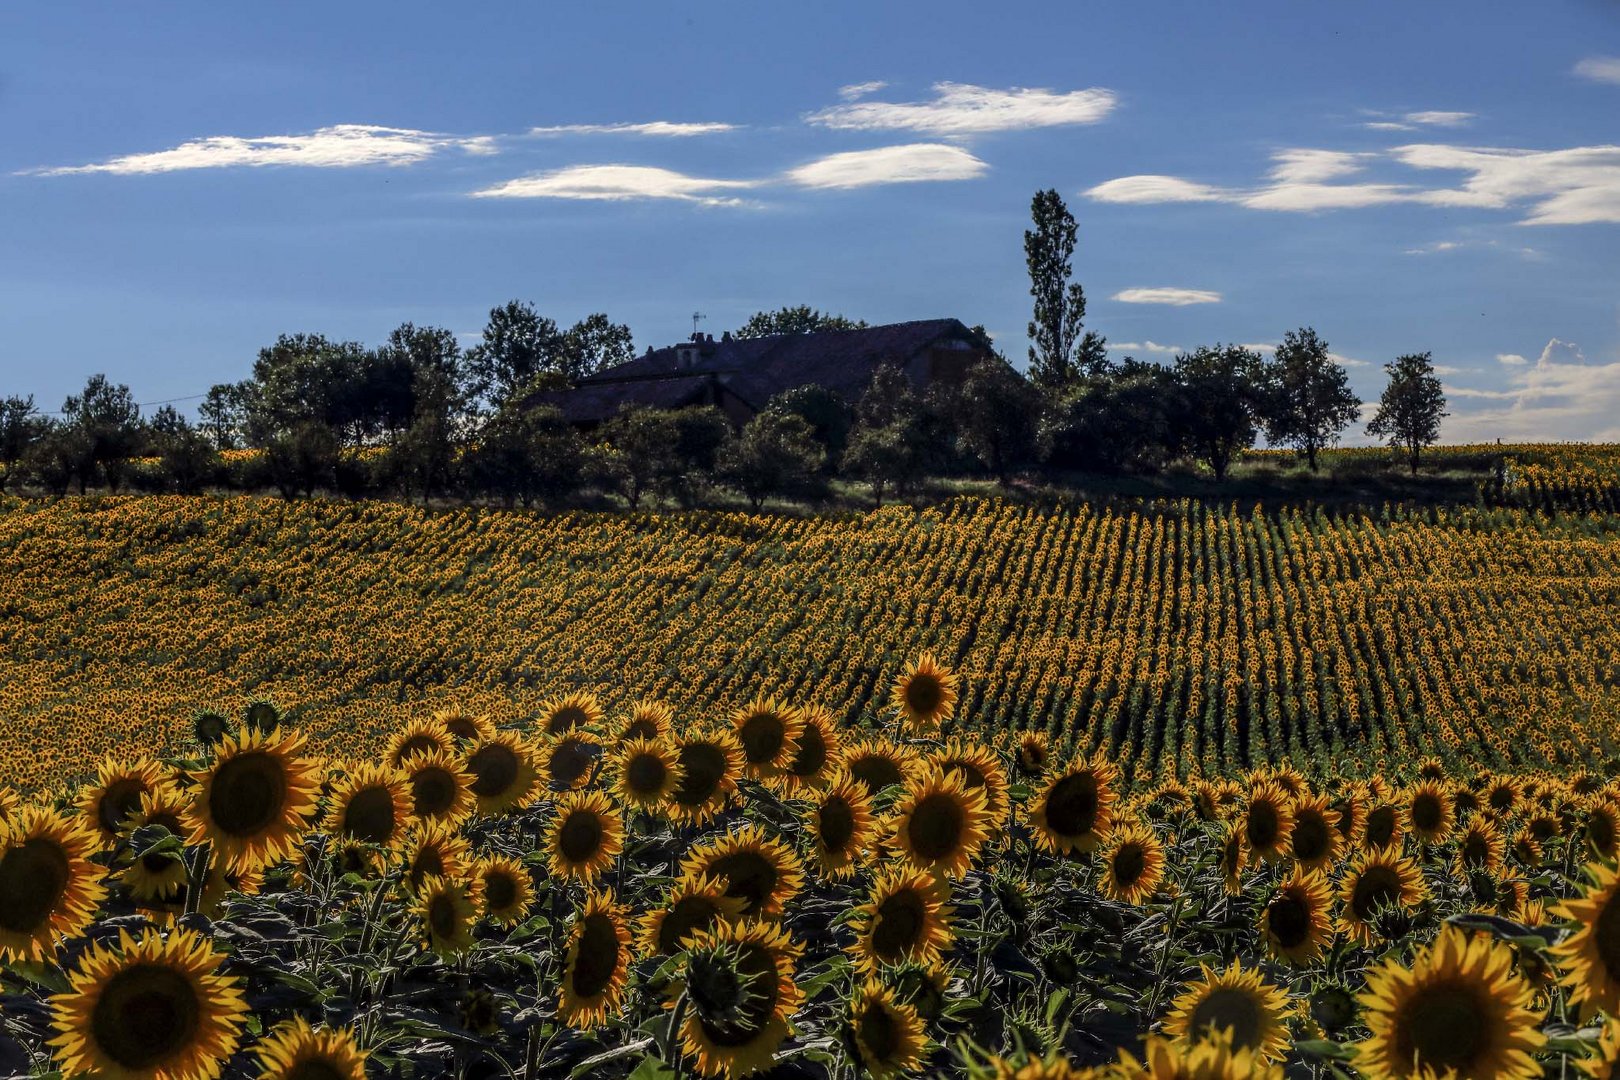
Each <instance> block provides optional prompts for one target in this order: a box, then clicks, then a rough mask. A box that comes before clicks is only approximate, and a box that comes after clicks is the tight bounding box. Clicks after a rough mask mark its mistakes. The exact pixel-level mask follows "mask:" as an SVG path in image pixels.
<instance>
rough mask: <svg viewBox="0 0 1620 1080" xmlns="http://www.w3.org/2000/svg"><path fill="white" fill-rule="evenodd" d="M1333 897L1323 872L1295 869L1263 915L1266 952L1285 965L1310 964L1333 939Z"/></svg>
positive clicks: (1261, 921) (1261, 922)
mask: <svg viewBox="0 0 1620 1080" xmlns="http://www.w3.org/2000/svg"><path fill="white" fill-rule="evenodd" d="M1331 903H1332V896H1331V893H1330V891H1329V889H1328V883H1327V881H1326V879H1325V878H1323V877H1322V875H1321V873H1320V872H1318V871H1314V870H1309V869H1307V868H1305V867H1304V866H1296V867H1295V868H1294V872H1293V874H1292V875H1290V876H1289V877H1288V878H1287V879H1286V880H1284V881H1283V882H1282V883H1281V884H1279V885H1278V886H1277V889H1276V891H1275V892H1273V893H1272V895H1271V899H1270V900H1268V901H1267V902H1266V906H1265V908H1264V909H1263V910H1262V911H1261V912H1260V936H1261V938H1262V939H1263V940H1264V941H1265V943H1266V950H1267V951H1268V952H1270V953H1271V955H1272V956H1274V957H1276V958H1277V959H1278V960H1281V961H1282V962H1283V963H1285V964H1300V965H1303V964H1310V963H1314V962H1315V961H1316V960H1317V958H1318V957H1320V956H1321V955H1322V950H1323V949H1325V948H1326V947H1327V945H1328V944H1329V943H1331V942H1332V940H1333V919H1332V917H1331V916H1330V914H1329V912H1328V908H1329V905H1330V904H1331Z"/></svg>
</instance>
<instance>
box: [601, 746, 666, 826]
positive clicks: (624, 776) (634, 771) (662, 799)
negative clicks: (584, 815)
mask: <svg viewBox="0 0 1620 1080" xmlns="http://www.w3.org/2000/svg"><path fill="white" fill-rule="evenodd" d="M614 773H615V774H616V775H617V777H618V782H617V783H616V784H615V785H614V789H615V790H616V791H617V792H618V795H619V798H621V799H623V800H624V802H625V803H626V804H627V805H629V806H636V807H640V808H641V809H642V810H645V811H648V812H649V813H653V814H661V813H663V812H664V810H665V808H666V807H667V806H668V805H669V801H670V799H672V798H674V796H675V789H676V788H677V787H678V786H679V785H680V782H681V762H680V758H679V757H678V756H677V755H676V752H675V749H674V748H673V747H671V746H670V745H669V743H667V742H665V741H664V740H663V739H640V738H638V739H632V740H630V741H629V742H627V743H624V744H622V745H621V746H620V747H619V750H618V753H617V754H616V755H615V756H614Z"/></svg>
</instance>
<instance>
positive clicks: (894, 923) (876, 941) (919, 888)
mask: <svg viewBox="0 0 1620 1080" xmlns="http://www.w3.org/2000/svg"><path fill="white" fill-rule="evenodd" d="M949 898H950V893H949V889H948V886H946V885H945V883H943V882H940V881H936V880H935V879H934V877H933V876H932V875H930V874H927V873H925V872H923V871H921V870H915V869H911V868H908V867H903V866H896V867H891V868H889V869H887V870H882V871H879V873H878V875H877V880H876V881H874V882H873V884H872V891H871V892H870V893H869V894H868V896H867V901H866V903H865V904H863V905H861V906H860V907H858V908H856V910H855V920H854V927H855V935H856V941H855V946H854V953H855V959H856V963H857V964H858V965H859V966H860V967H861V968H862V969H863V970H865V971H868V972H876V971H877V970H878V969H879V968H880V967H887V966H891V965H894V964H903V963H916V964H922V965H924V966H925V967H926V966H928V965H930V964H934V963H937V962H938V961H939V960H940V958H941V957H942V956H943V955H944V952H945V950H946V949H947V948H948V947H949V946H950V944H951V940H952V935H951V908H950V906H949V904H948V900H949Z"/></svg>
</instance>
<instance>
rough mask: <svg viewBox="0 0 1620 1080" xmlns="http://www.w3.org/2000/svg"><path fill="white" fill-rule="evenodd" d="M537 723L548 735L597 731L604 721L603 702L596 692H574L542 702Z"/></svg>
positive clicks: (536, 719) (536, 718)
mask: <svg viewBox="0 0 1620 1080" xmlns="http://www.w3.org/2000/svg"><path fill="white" fill-rule="evenodd" d="M535 723H536V724H538V725H539V727H540V730H541V731H542V732H543V733H544V734H546V735H566V734H568V733H569V732H570V731H595V730H597V726H598V725H599V724H601V723H602V703H601V702H600V701H598V700H596V695H595V694H586V693H573V694H566V695H564V696H563V697H560V698H553V699H551V700H549V701H543V702H541V703H540V709H539V714H538V715H537V716H536V717H535Z"/></svg>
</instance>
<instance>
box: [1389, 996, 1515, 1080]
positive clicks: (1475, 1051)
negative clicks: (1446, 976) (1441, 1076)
mask: <svg viewBox="0 0 1620 1080" xmlns="http://www.w3.org/2000/svg"><path fill="white" fill-rule="evenodd" d="M1494 1026H1495V1025H1494V1024H1493V1017H1492V1016H1491V1015H1490V1009H1489V1007H1488V1006H1487V1004H1486V1003H1485V1002H1483V1001H1481V1000H1480V997H1479V994H1478V993H1477V992H1476V991H1474V990H1473V989H1472V988H1471V987H1467V986H1462V985H1459V984H1457V983H1452V982H1445V983H1438V984H1436V985H1433V986H1428V987H1425V988H1424V989H1422V990H1421V991H1419V992H1418V993H1416V994H1414V995H1413V996H1412V997H1411V998H1410V999H1409V1000H1407V1002H1406V1003H1405V1005H1404V1006H1403V1007H1402V1008H1401V1009H1400V1010H1399V1011H1398V1012H1397V1013H1396V1014H1395V1047H1396V1050H1397V1052H1398V1053H1399V1054H1400V1058H1401V1061H1402V1062H1403V1063H1407V1062H1412V1061H1414V1060H1415V1061H1416V1063H1417V1064H1418V1065H1420V1066H1423V1067H1424V1068H1425V1071H1428V1070H1431V1069H1432V1070H1433V1071H1434V1072H1435V1073H1437V1074H1438V1073H1444V1072H1447V1071H1448V1070H1452V1069H1454V1070H1456V1071H1457V1073H1458V1074H1459V1075H1461V1076H1471V1075H1475V1067H1476V1066H1477V1065H1479V1064H1480V1063H1481V1062H1480V1059H1481V1057H1482V1056H1483V1055H1484V1054H1485V1052H1486V1051H1487V1050H1489V1048H1490V1045H1491V1032H1492V1029H1493V1027H1494Z"/></svg>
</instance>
